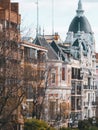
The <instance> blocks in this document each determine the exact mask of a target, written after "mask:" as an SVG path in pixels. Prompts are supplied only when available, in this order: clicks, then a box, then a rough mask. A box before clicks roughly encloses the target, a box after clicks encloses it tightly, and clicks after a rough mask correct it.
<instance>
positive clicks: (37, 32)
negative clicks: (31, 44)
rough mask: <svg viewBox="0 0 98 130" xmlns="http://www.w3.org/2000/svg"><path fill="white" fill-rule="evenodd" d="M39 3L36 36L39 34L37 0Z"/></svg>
mask: <svg viewBox="0 0 98 130" xmlns="http://www.w3.org/2000/svg"><path fill="white" fill-rule="evenodd" d="M36 5H37V28H36V36H38V34H39V1H38V0H37V2H36Z"/></svg>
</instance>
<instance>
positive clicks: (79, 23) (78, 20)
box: [68, 0, 92, 33]
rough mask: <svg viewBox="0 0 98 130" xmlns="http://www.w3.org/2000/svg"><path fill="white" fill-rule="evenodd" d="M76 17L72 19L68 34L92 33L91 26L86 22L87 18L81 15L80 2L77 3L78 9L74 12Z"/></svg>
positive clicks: (82, 11)
mask: <svg viewBox="0 0 98 130" xmlns="http://www.w3.org/2000/svg"><path fill="white" fill-rule="evenodd" d="M76 12H77V16H76V17H74V19H73V20H72V22H71V24H70V26H69V30H68V31H69V32H74V33H77V32H78V31H84V32H85V33H92V29H91V26H90V24H89V22H88V20H87V18H86V17H85V16H84V15H83V13H84V10H83V9H82V3H81V0H79V3H78V9H77V10H76Z"/></svg>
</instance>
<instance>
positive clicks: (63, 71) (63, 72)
mask: <svg viewBox="0 0 98 130" xmlns="http://www.w3.org/2000/svg"><path fill="white" fill-rule="evenodd" d="M62 80H65V68H64V67H63V68H62Z"/></svg>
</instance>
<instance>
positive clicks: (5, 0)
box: [0, 0, 21, 41]
mask: <svg viewBox="0 0 98 130" xmlns="http://www.w3.org/2000/svg"><path fill="white" fill-rule="evenodd" d="M20 23H21V16H20V15H19V6H18V3H11V2H10V0H0V37H2V38H4V39H5V38H6V39H9V40H14V41H19V40H20Z"/></svg>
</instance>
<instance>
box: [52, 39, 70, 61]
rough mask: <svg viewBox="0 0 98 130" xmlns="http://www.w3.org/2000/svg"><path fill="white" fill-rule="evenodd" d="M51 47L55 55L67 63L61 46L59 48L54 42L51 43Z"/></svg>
mask: <svg viewBox="0 0 98 130" xmlns="http://www.w3.org/2000/svg"><path fill="white" fill-rule="evenodd" d="M51 46H52V47H53V49H54V50H55V52H56V53H57V55H59V57H61V58H62V60H63V61H66V62H68V58H67V56H66V54H67V53H64V51H63V48H62V47H61V46H59V45H58V44H56V43H55V41H53V42H52V43H51ZM62 46H63V45H62ZM63 47H64V46H63Z"/></svg>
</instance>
